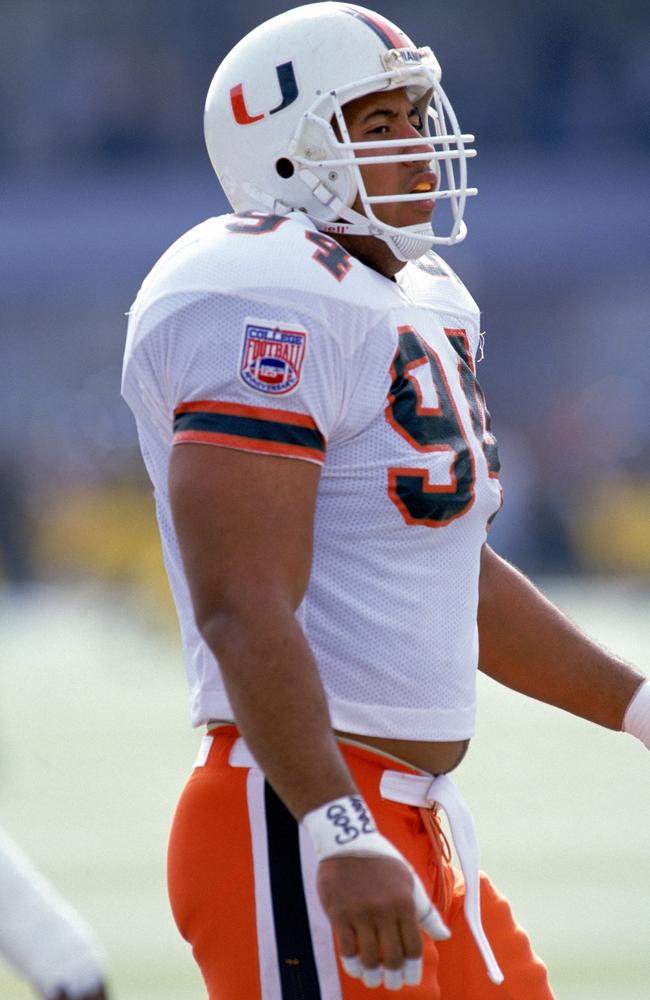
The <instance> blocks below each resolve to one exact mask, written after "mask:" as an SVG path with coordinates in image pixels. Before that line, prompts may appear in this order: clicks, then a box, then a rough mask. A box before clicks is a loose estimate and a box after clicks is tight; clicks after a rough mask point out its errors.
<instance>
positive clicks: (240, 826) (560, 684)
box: [123, 2, 650, 1000]
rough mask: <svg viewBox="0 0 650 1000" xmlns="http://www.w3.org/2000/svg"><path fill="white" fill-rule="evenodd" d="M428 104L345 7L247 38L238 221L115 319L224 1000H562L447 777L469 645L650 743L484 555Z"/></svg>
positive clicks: (212, 127) (418, 67) (232, 174)
mask: <svg viewBox="0 0 650 1000" xmlns="http://www.w3.org/2000/svg"><path fill="white" fill-rule="evenodd" d="M440 80H441V73H440V66H439V64H438V61H437V59H436V57H435V55H434V54H433V52H432V51H431V49H430V48H428V47H418V46H416V45H415V44H414V43H413V42H412V41H411V40H410V38H408V37H407V36H406V35H405V34H404V33H403V32H402V31H401V30H400V29H399V28H398V27H396V26H395V25H394V24H392V23H391V22H390V21H388V20H387V19H386V18H384V17H382V16H380V15H379V14H376V13H374V12H372V11H369V10H366V9H365V8H363V7H359V6H356V5H353V4H345V3H329V2H327V3H317V4H310V5H308V6H305V7H299V8H297V9H295V10H292V11H289V12H287V13H284V14H281V15H279V16H278V17H275V18H272V19H271V20H270V21H267V22H266V23H264V24H262V25H261V26H260V27H258V28H257V29H256V30H254V31H253V32H252V33H251V34H249V35H247V36H246V37H245V38H244V39H243V40H242V41H241V42H240V43H239V44H238V45H237V46H236V47H235V48H234V49H233V50H232V52H231V53H230V54H229V55H228V56H227V57H226V59H225V60H224V62H223V63H222V64H221V66H220V67H219V69H218V70H217V72H216V75H215V77H214V80H213V81H212V85H211V87H210V90H209V93H208V98H207V103H206V109H205V134H206V140H207V146H208V151H209V154H210V157H211V159H212V163H213V165H214V168H215V170H216V172H217V175H218V177H219V180H220V181H221V184H222V186H223V189H224V191H225V192H226V195H227V197H228V199H229V201H230V202H231V204H232V207H233V211H234V214H232V215H227V216H225V217H222V218H217V219H210V220H208V221H206V222H204V223H202V224H201V225H199V226H197V227H196V228H195V229H193V230H191V231H190V232H189V233H187V234H186V235H185V236H183V237H181V238H180V239H179V240H178V241H177V242H176V243H175V244H174V245H173V246H172V247H171V248H170V249H169V250H168V251H167V253H166V254H165V255H164V256H163V257H162V258H161V260H160V261H159V262H158V263H157V264H156V266H155V267H154V268H153V270H152V272H151V273H150V274H149V276H148V277H147V278H146V279H145V281H144V284H143V286H142V288H141V290H140V292H139V294H138V297H137V299H136V301H135V304H134V306H133V308H132V310H131V313H130V321H129V330H128V337H127V347H126V356H125V362H124V377H123V393H124V396H125V398H126V399H127V401H128V403H129V404H130V406H131V408H132V409H133V412H134V414H135V417H136V421H137V425H138V433H139V437H140V442H141V446H142V453H143V456H144V460H145V463H146V466H147V469H148V471H149V475H150V477H151V480H152V483H153V485H154V489H155V497H156V506H157V514H158V519H159V524H160V532H161V538H162V544H163V549H164V554H165V561H166V565H167V570H168V573H169V578H170V581H171V585H172V589H173V592H174V597H175V600H176V604H177V608H178V614H179V619H180V623H181V629H182V636H183V645H184V652H185V663H186V671H187V677H188V682H189V687H190V694H191V711H192V721H193V723H194V725H196V726H207V735H205V736H204V739H203V742H202V745H201V750H200V753H199V757H198V759H197V762H196V767H195V769H194V771H193V773H192V776H191V778H190V780H189V782H188V784H187V787H186V789H185V790H184V792H183V795H182V797H181V800H180V803H179V805H178V809H177V812H176V816H175V820H174V824H173V829H172V834H171V841H170V849H169V889H170V896H171V902H172V908H173V911H174V915H175V918H176V921H177V924H178V926H179V929H180V931H181V933H182V934H183V935H184V936H185V938H186V939H187V940H188V941H189V942H191V945H192V948H193V952H194V956H195V958H196V960H197V962H198V964H199V966H200V968H201V971H202V973H203V976H204V978H205V982H206V985H207V989H208V993H209V996H210V997H211V998H215V1000H216V998H219V1000H242V998H243V997H245V998H246V1000H255V998H261V1000H287V998H290V997H291V998H298V997H301V998H303V1000H318V998H321V1000H361V998H362V997H365V996H366V995H367V991H368V989H369V988H377V993H376V995H377V996H382V995H384V994H385V992H386V991H393V990H398V989H401V988H403V989H404V995H407V996H409V997H413V998H416V997H420V998H423V1000H424V998H425V997H426V998H427V1000H436V998H440V997H442V998H443V1000H444V998H446V1000H451V998H454V1000H461V998H467V1000H470V998H471V1000H481V998H490V997H492V996H495V997H496V996H500V995H504V993H503V990H500V989H499V985H500V984H501V983H502V982H503V981H504V979H505V983H506V993H505V995H507V996H508V997H511V998H517V1000H549V998H551V997H552V995H553V994H552V992H551V988H550V986H549V982H548V976H547V973H546V969H545V967H544V965H543V963H542V962H541V961H540V960H539V959H538V958H537V957H536V956H535V955H534V953H533V951H532V948H531V945H530V943H529V941H528V938H527V936H526V934H525V933H524V932H523V931H522V929H521V928H520V927H519V926H518V925H517V924H516V923H515V921H514V918H513V916H512V913H511V910H510V907H509V904H508V903H507V901H506V900H505V899H504V898H503V897H502V896H500V895H499V893H498V892H497V891H496V889H495V888H494V887H493V885H492V884H491V882H490V881H489V880H488V879H487V878H486V877H485V876H483V875H481V876H479V871H478V847H477V843H476V836H475V833H474V828H473V823H472V818H471V813H470V811H469V809H468V807H467V805H466V804H465V803H464V802H463V800H462V799H461V797H460V795H459V793H458V791H457V790H456V788H455V786H454V784H453V783H452V781H451V779H450V778H449V777H448V773H449V772H450V771H451V770H453V768H455V767H456V766H457V765H458V764H459V762H460V761H461V759H462V758H463V756H464V754H465V752H466V750H467V746H468V743H469V741H470V739H471V737H472V734H473V732H474V720H475V701H476V698H475V682H476V670H477V666H478V665H479V640H480V667H481V669H483V670H484V671H486V672H487V673H488V674H490V675H491V676H493V677H495V678H497V679H498V680H499V681H501V682H502V683H504V684H506V685H508V686H509V687H512V688H515V689H516V690H518V691H521V692H523V693H525V694H527V695H531V696H533V697H535V698H538V699H540V700H542V701H546V702H550V703H551V704H553V705H557V706H559V707H561V708H563V709H565V710H567V711H569V712H573V713H575V714H576V715H579V716H582V717H584V718H587V719H590V720H592V721H593V722H595V723H598V724H600V725H602V726H607V727H609V728H611V729H613V730H620V729H621V728H623V727H625V728H627V729H628V730H629V731H631V732H634V733H635V734H636V735H637V736H638V737H639V738H641V739H643V740H644V742H645V743H646V745H648V743H649V742H650V739H649V736H648V731H649V729H650V686H648V684H647V683H644V678H643V677H642V675H641V674H639V673H638V672H636V671H635V670H633V669H632V668H630V667H629V666H627V665H625V664H624V663H623V662H621V661H620V660H618V659H617V658H616V657H614V656H611V655H609V654H608V653H606V652H604V651H603V650H601V649H600V648H599V647H598V646H596V645H595V644H594V643H592V642H591V641H589V640H588V639H587V638H586V637H585V636H583V635H582V634H581V633H579V632H578V631H577V630H576V629H575V628H574V627H573V625H571V624H570V623H569V622H568V621H567V620H566V619H565V618H564V617H563V616H562V615H561V614H560V613H559V611H557V610H556V609H555V608H554V607H553V606H551V605H550V604H549V603H548V602H547V601H546V600H545V599H544V598H543V597H542V596H541V595H540V594H539V593H538V592H537V591H536V590H535V589H534V588H533V587H532V586H531V584H530V583H529V582H528V581H527V580H526V579H525V578H524V577H523V576H521V575H520V574H519V573H518V572H517V571H516V570H515V569H514V568H512V567H511V566H510V565H508V564H507V563H505V562H504V561H503V560H502V559H501V558H499V556H498V555H496V553H495V552H493V551H492V550H491V549H490V548H489V546H488V545H487V542H486V537H487V531H488V527H489V524H490V522H491V520H492V519H493V517H494V516H495V514H496V513H497V511H498V509H499V507H500V504H501V490H500V486H499V480H498V474H499V460H498V454H497V448H496V441H495V439H494V436H493V434H492V431H491V425H490V418H489V415H488V412H487V410H486V407H485V402H484V397H483V393H482V391H481V388H480V386H479V383H478V382H477V379H476V357H477V352H478V350H479V346H480V333H479V330H480V327H479V313H478V308H477V306H476V304H475V302H474V301H473V299H472V297H471V296H470V294H469V293H468V291H467V290H466V289H465V287H464V286H463V285H462V283H461V282H460V281H459V280H458V278H457V277H456V276H455V275H454V273H453V272H452V271H451V269H450V268H449V267H448V266H447V265H446V264H445V262H444V261H443V260H442V259H441V258H440V257H439V256H437V254H436V253H434V252H433V250H432V247H434V246H437V245H447V244H453V243H455V242H457V241H459V240H461V239H463V237H464V236H465V232H466V229H465V223H464V222H463V213H464V209H465V203H466V200H467V198H468V197H470V196H472V195H473V194H475V193H476V192H475V190H474V189H472V188H470V187H469V186H468V179H467V166H468V160H469V159H470V157H471V155H472V148H471V142H472V137H471V136H470V135H467V134H465V133H463V132H462V131H461V130H460V127H459V125H458V122H457V119H456V115H455V114H454V111H453V108H452V106H451V104H450V102H449V100H448V98H447V96H446V94H445V92H444V90H443V89H442V86H441V82H440ZM441 810H442V811H444V812H445V813H446V814H447V817H448V819H449V823H450V828H451V831H452V836H453V838H454V841H455V846H456V851H457V854H458V857H459V860H460V864H461V867H462V872H457V871H455V870H454V869H453V868H452V865H451V863H450V853H449V849H448V846H447V844H446V842H445V839H444V836H443V833H442V830H441V826H440V812H441Z"/></svg>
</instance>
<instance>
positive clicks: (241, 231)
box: [123, 212, 501, 740]
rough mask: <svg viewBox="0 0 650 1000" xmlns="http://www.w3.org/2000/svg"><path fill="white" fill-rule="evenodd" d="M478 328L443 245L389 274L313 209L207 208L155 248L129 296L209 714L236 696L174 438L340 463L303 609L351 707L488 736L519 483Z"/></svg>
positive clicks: (422, 730)
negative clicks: (507, 543) (495, 598)
mask: <svg viewBox="0 0 650 1000" xmlns="http://www.w3.org/2000/svg"><path fill="white" fill-rule="evenodd" d="M478 345H479V312H478V308H477V306H476V304H475V302H474V301H473V299H472V298H471V296H470V295H469V293H468V292H467V290H466V289H465V288H464V286H463V285H462V284H461V282H460V281H459V280H458V279H457V278H456V276H455V275H454V274H453V272H452V271H451V270H450V269H449V268H448V267H447V266H446V265H445V264H444V263H443V261H441V260H440V258H439V257H437V256H436V255H435V254H433V253H430V254H428V255H427V256H426V257H424V258H422V260H420V261H418V262H416V263H409V264H407V265H406V266H405V267H404V269H403V270H402V271H400V273H399V274H398V276H397V280H396V281H392V280H389V279H388V278H385V277H383V276H382V275H380V274H379V273H377V272H375V271H374V270H372V269H370V268H368V267H366V266H365V265H364V264H362V263H361V262H360V261H358V260H357V259H355V258H353V257H350V256H349V255H348V254H347V253H345V251H344V250H343V249H342V248H341V247H340V246H339V245H338V244H337V243H335V242H334V240H333V239H332V238H331V237H329V236H325V235H324V234H322V233H319V232H318V231H317V230H316V229H315V228H314V227H313V225H312V224H311V222H310V221H309V219H308V218H307V217H306V216H304V215H303V214H302V213H299V212H294V213H292V214H291V215H290V216H288V217H280V216H273V215H266V214H264V213H259V212H251V213H244V214H243V215H239V216H237V215H229V216H224V217H221V218H218V219H210V220H208V221H207V222H204V223H202V224H201V225H199V226H197V227H196V228H195V229H193V230H191V231H190V232H189V233H187V234H186V235H185V236H183V237H182V238H181V239H180V240H178V241H177V242H176V243H175V244H174V245H173V246H172V247H171V248H170V249H169V250H168V251H167V253H166V254H165V255H164V256H163V257H162V258H161V260H160V261H159V262H158V263H157V264H156V266H155V267H154V268H153V270H152V272H151V273H150V274H149V276H148V277H147V278H146V280H145V282H144V284H143V286H142V288H141V290H140V293H139V294H138V297H137V299H136V302H135V304H134V306H133V308H132V310H131V313H130V321H129V330H128V337H127V346H126V356H125V361H124V377H123V394H124V397H125V399H126V400H127V402H128V403H129V405H130V406H131V408H132V410H133V412H134V414H135V417H136V421H137V426H138V433H139V437H140V443H141V447H142V452H143V456H144V460H145V463H146V465H147V469H148V472H149V475H150V477H151V480H152V482H153V485H154V490H155V497H156V507H157V514H158V520H159V525H160V531H161V536H162V543H163V550H164V557H165V563H166V566H167V570H168V574H169V578H170V582H171V586H172V590H173V593H174V597H175V601H176V605H177V609H178V614H179V619H180V625H181V632H182V638H183V646H184V654H185V665H186V671H187V677H188V681H189V685H190V692H191V706H192V720H193V723H194V724H195V725H200V724H201V723H204V722H206V721H207V720H208V719H210V718H232V709H231V708H230V705H229V703H228V699H227V697H226V693H225V691H224V687H223V683H222V680H221V677H220V674H219V669H218V664H217V662H216V661H215V659H214V657H213V655H212V654H211V652H210V650H209V649H208V647H207V646H206V644H205V642H204V641H203V640H202V638H201V636H200V635H199V633H198V631H197V628H196V625H195V622H194V616H193V613H192V607H191V602H190V597H189V591H188V586H187V582H186V580H185V577H184V574H183V568H182V563H181V558H180V553H179V549H178V544H177V539H176V535H175V532H174V527H173V523H172V518H171V513H170V504H169V496H168V488H167V473H168V463H169V455H170V449H171V447H172V446H173V445H174V444H175V443H182V442H184V441H193V442H197V441H198V442H206V443H212V444H216V445H221V446H223V447H229V448H238V449H243V450H245V451H253V452H261V453H264V454H272V455H281V456H286V457H291V458H295V459H296V460H304V461H309V462H316V463H318V464H319V465H321V466H322V475H321V480H320V485H319V493H318V503H317V511H316V523H315V538H314V558H313V565H312V571H311V577H310V582H309V586H308V590H307V593H306V595H305V598H304V600H303V602H302V605H301V606H300V608H299V610H298V612H297V614H298V619H299V621H300V623H301V626H302V628H303V629H304V632H305V635H306V637H307V639H308V641H309V644H310V646H311V649H312V650H313V653H314V655H315V658H316V661H317V663H318V667H319V671H320V675H321V679H322V683H323V686H324V688H325V691H326V694H327V698H328V702H329V708H330V713H331V718H332V723H333V726H334V727H335V728H337V729H342V730H347V731H350V732H354V733H358V734H366V735H377V736H387V737H397V738H400V737H401V738H406V739H414V740H456V739H464V738H467V737H469V736H471V735H472V733H473V731H474V719H475V701H476V696H475V685H476V668H477V657H478V638H477V624H476V613H477V603H478V577H479V563H480V551H481V546H482V545H483V543H484V541H485V538H486V532H487V525H488V523H489V521H490V520H491V518H492V517H493V516H494V514H495V512H496V511H497V510H498V508H499V506H500V499H501V491H500V487H499V483H498V479H497V472H498V460H497V456H496V447H495V442H494V438H493V437H492V435H491V433H490V429H489V416H488V415H487V412H486V410H485V406H484V403H483V396H482V393H481V390H480V387H479V385H478V383H477V381H476V378H475V373H474V359H475V356H476V352H477V348H478ZM287 516H288V517H290V516H291V512H290V511H287Z"/></svg>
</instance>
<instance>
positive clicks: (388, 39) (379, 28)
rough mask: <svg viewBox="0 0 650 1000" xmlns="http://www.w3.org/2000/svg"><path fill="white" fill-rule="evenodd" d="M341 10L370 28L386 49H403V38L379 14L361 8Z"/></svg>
mask: <svg viewBox="0 0 650 1000" xmlns="http://www.w3.org/2000/svg"><path fill="white" fill-rule="evenodd" d="M343 10H344V11H345V13H346V14H351V15H352V17H356V18H358V20H359V21H363V23H364V24H367V25H368V27H369V28H372V30H373V31H374V33H375V34H376V35H378V36H379V38H381V40H382V42H383V43H384V45H385V46H386V48H387V49H401V48H403V46H404V38H403V37H400V35H398V33H397V32H396V31H395V26H394V25H392V24H391V23H390V22H389V21H386V20H385V19H384V18H383V17H382V16H381V15H380V14H375V13H373V12H372V11H369V10H364V9H363V7H351V6H350V7H344V8H343Z"/></svg>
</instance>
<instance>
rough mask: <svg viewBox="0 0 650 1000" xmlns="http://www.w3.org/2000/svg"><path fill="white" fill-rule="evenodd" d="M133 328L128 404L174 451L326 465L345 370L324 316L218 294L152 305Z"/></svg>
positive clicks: (127, 372) (126, 387) (299, 306)
mask: <svg viewBox="0 0 650 1000" xmlns="http://www.w3.org/2000/svg"><path fill="white" fill-rule="evenodd" d="M287 298H289V296H287ZM134 323H135V325H136V327H137V329H136V330H135V333H134V335H133V336H132V337H131V347H130V356H129V357H128V358H127V361H126V364H125V372H124V386H123V391H124V396H125V398H126V400H127V402H128V403H129V405H130V406H131V408H132V409H133V410H134V412H135V415H136V418H138V417H139V416H140V418H143V419H147V420H148V421H149V422H150V423H151V422H152V421H153V422H154V423H155V424H156V426H157V427H158V429H159V431H160V432H161V433H164V434H166V435H167V436H168V439H169V441H170V443H171V444H173V445H178V444H183V443H188V442H189V443H204V444H214V445H220V446H222V447H227V448H236V449H239V450H243V451H248V452H258V453H261V454H268V455H279V456H283V457H286V458H298V459H303V460H306V461H310V462H316V463H317V464H322V463H323V462H324V460H325V454H326V450H327V443H328V440H329V439H330V437H331V436H332V435H333V434H334V433H335V432H336V427H337V424H338V422H339V420H340V418H341V410H342V407H343V399H344V385H345V372H344V366H343V359H342V357H341V352H340V346H339V343H338V340H337V337H336V336H334V335H333V332H332V331H331V330H330V329H329V328H328V325H327V322H326V318H325V317H324V316H323V315H322V314H320V315H319V313H318V312H316V311H314V312H311V311H310V310H309V309H308V308H305V306H304V304H296V303H291V302H290V301H287V302H284V301H282V302H275V303H269V302H268V301H266V302H264V301H256V300H254V299H249V298H245V297H243V296H240V295H234V294H226V293H212V294H209V295H204V296H202V297H200V298H195V299H194V300H193V301H190V302H184V301H182V300H179V301H176V302H175V303H173V304H170V303H169V302H166V303H163V302H161V303H158V304H154V305H153V306H152V307H150V308H149V309H148V310H147V314H146V315H145V316H144V317H140V318H139V319H137V320H134Z"/></svg>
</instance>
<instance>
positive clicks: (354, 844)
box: [302, 795, 403, 861]
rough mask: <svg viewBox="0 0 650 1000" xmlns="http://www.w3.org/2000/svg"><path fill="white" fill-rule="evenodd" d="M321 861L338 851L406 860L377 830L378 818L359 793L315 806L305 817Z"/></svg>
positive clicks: (306, 825) (343, 853) (341, 853)
mask: <svg viewBox="0 0 650 1000" xmlns="http://www.w3.org/2000/svg"><path fill="white" fill-rule="evenodd" d="M302 822H303V825H304V827H305V829H306V830H307V833H308V834H309V836H310V837H311V839H312V843H313V845H314V850H315V851H316V857H317V858H318V860H319V861H324V859H325V858H332V857H334V856H335V855H350V854H355V855H361V856H363V855H374V854H387V855H390V856H391V857H397V858H399V859H400V860H403V858H402V855H401V854H400V853H399V851H397V850H396V849H395V848H394V847H393V845H392V844H391V843H389V841H387V840H386V838H385V837H382V835H381V834H380V833H377V827H376V826H375V821H374V820H373V818H372V816H371V815H370V811H369V809H368V807H367V805H366V803H365V802H364V800H363V799H362V798H361V796H360V795H344V796H343V797H342V798H340V799H334V801H333V802H326V803H325V805H324V806H319V808H318V809H313V810H312V812H308V813H307V814H306V816H304V817H303V820H302Z"/></svg>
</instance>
